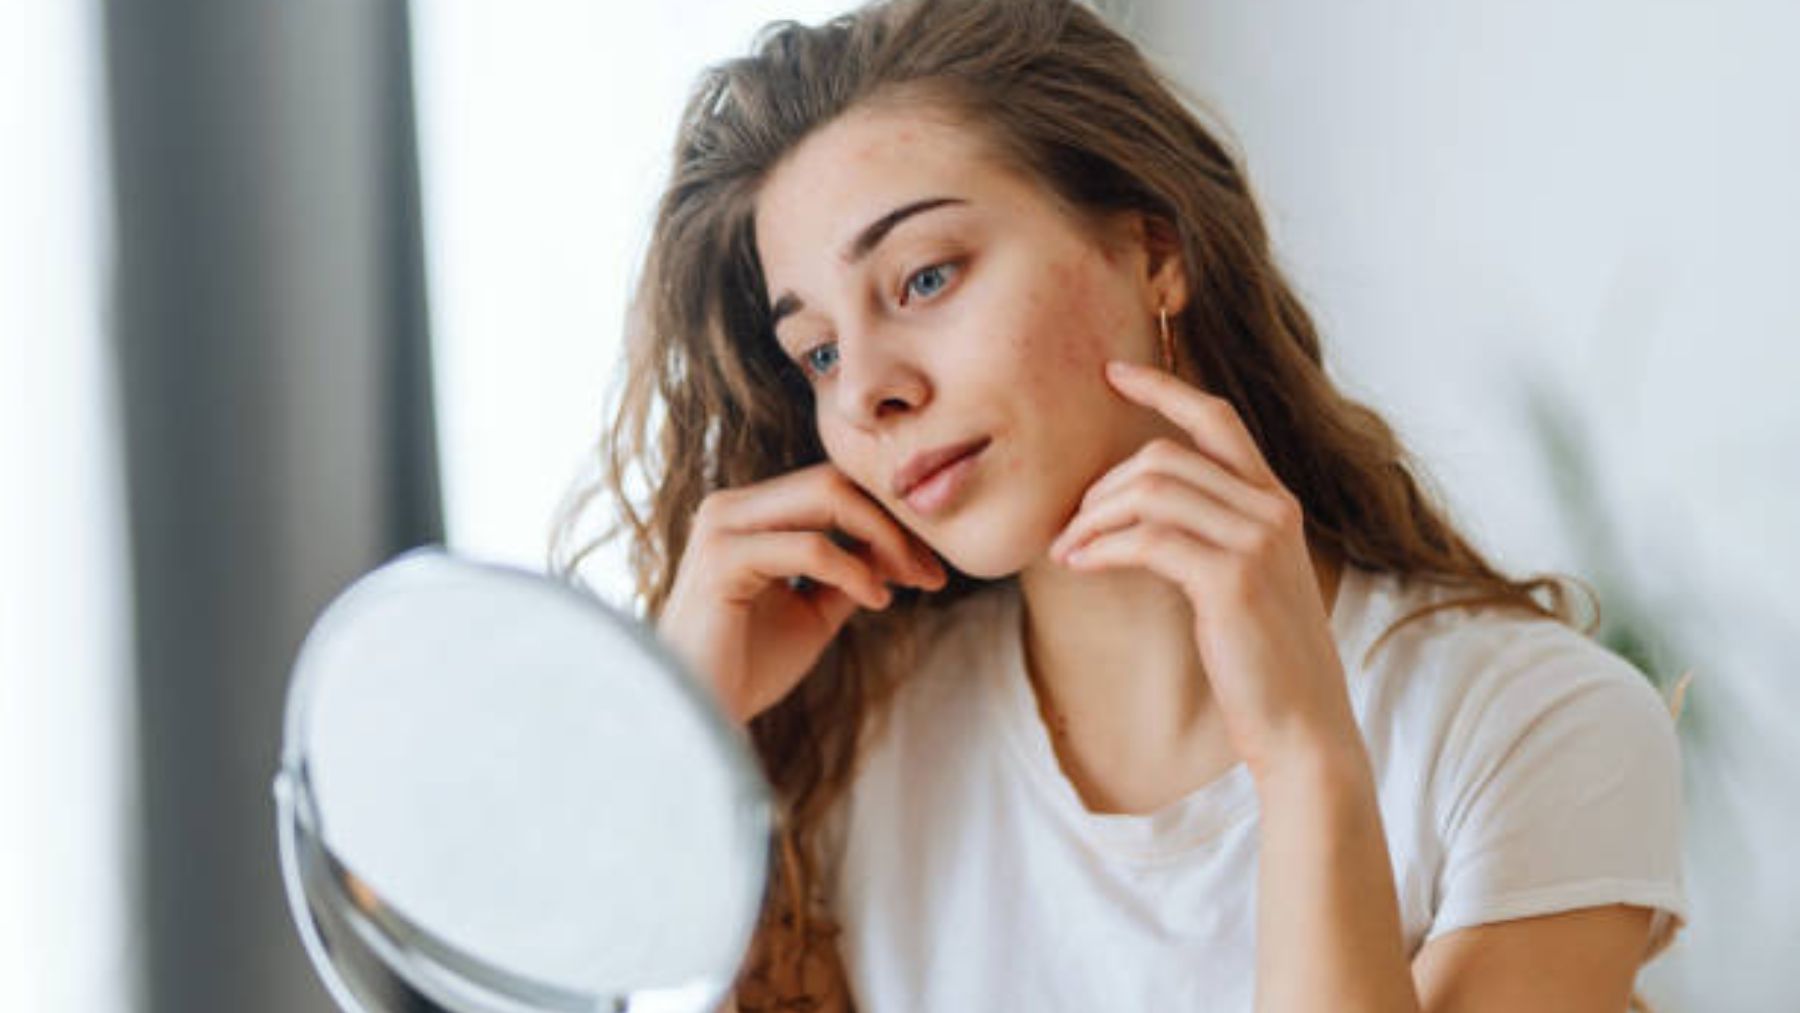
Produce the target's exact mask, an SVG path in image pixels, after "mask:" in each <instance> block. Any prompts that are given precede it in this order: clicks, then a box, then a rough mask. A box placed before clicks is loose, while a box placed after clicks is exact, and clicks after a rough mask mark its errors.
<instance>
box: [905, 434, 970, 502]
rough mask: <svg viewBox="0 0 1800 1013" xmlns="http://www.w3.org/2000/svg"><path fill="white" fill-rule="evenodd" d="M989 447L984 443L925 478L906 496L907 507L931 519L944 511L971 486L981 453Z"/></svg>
mask: <svg viewBox="0 0 1800 1013" xmlns="http://www.w3.org/2000/svg"><path fill="white" fill-rule="evenodd" d="M987 447H988V443H987V442H983V443H981V444H980V445H978V446H977V447H975V448H974V449H973V450H971V451H969V452H968V453H966V454H964V455H963V456H961V457H958V458H956V459H955V460H953V461H951V462H949V463H948V464H945V465H943V466H941V467H939V468H938V469H937V470H936V471H934V472H932V473H931V474H929V475H926V476H925V478H924V479H923V480H922V481H920V482H919V484H917V485H915V486H913V487H912V491H910V492H908V493H907V494H906V505H907V506H910V507H912V508H913V509H914V510H916V511H918V512H919V513H921V514H925V515H928V516H929V515H931V514H936V513H939V512H941V511H943V510H944V509H945V508H947V507H948V506H949V505H950V504H951V502H952V501H954V500H955V499H956V497H957V494H958V493H960V492H962V490H963V489H964V488H965V487H966V486H967V485H968V484H969V480H970V478H972V477H973V476H974V473H975V469H976V468H977V467H978V466H979V465H980V461H981V454H982V451H984V450H986V449H987Z"/></svg>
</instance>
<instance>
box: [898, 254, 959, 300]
mask: <svg viewBox="0 0 1800 1013" xmlns="http://www.w3.org/2000/svg"><path fill="white" fill-rule="evenodd" d="M954 269H955V265H953V264H950V263H943V264H932V265H931V266H929V267H922V268H920V269H919V270H917V271H914V272H913V274H912V277H910V278H907V279H906V291H907V292H908V293H913V292H916V293H918V294H919V295H921V296H924V297H925V298H927V299H929V298H931V297H932V296H934V295H936V294H937V293H939V292H941V291H943V288H944V286H945V285H946V284H948V282H947V281H944V280H942V279H943V278H944V274H945V272H946V271H947V270H954ZM932 278H935V279H939V280H938V282H937V283H936V284H935V285H930V286H927V287H928V288H930V291H924V290H922V289H920V288H919V286H918V284H917V283H918V282H919V281H920V280H922V279H932ZM901 301H902V302H905V299H904V297H903V298H902V299H901Z"/></svg>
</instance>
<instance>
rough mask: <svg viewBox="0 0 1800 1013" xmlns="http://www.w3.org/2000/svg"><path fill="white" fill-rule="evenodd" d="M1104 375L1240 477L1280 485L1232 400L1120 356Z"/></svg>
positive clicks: (1249, 480) (1120, 390) (1254, 482)
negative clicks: (1178, 427)
mask: <svg viewBox="0 0 1800 1013" xmlns="http://www.w3.org/2000/svg"><path fill="white" fill-rule="evenodd" d="M1106 376H1107V379H1109V380H1111V381H1112V384H1113V387H1114V388H1115V389H1116V390H1118V391H1119V393H1121V394H1123V395H1125V396H1126V397H1127V398H1129V399H1131V400H1132V401H1135V402H1137V403H1138V404H1141V405H1144V406H1146V407H1148V408H1153V409H1155V410H1156V411H1158V412H1161V413H1162V414H1163V415H1164V416H1165V417H1166V418H1168V419H1169V421H1171V422H1174V423H1175V424H1176V425H1178V426H1180V427H1181V428H1182V429H1183V430H1185V431H1186V432H1187V433H1188V435H1190V436H1192V437H1193V438H1194V442H1195V443H1197V444H1199V446H1200V448H1201V449H1202V450H1204V451H1205V452H1206V453H1208V454H1211V455H1212V456H1214V457H1217V458H1218V459H1219V460H1220V461H1221V462H1222V463H1223V464H1224V465H1225V466H1226V467H1228V468H1230V469H1231V471H1232V472H1233V473H1234V474H1236V475H1237V476H1238V477H1239V478H1241V479H1243V480H1244V481H1246V482H1249V483H1250V484H1252V485H1257V486H1265V487H1266V486H1269V485H1272V484H1279V480H1278V479H1277V478H1276V477H1275V473H1274V472H1273V471H1271V470H1270V469H1269V465H1268V462H1266V461H1264V460H1263V456H1262V451H1261V450H1259V449H1257V446H1256V440H1255V439H1254V438H1253V437H1251V435H1250V430H1249V429H1248V428H1247V427H1246V426H1245V425H1244V420H1243V418H1242V417H1241V416H1239V415H1238V412H1237V409H1236V408H1235V407H1234V406H1233V405H1232V404H1231V402H1229V401H1227V400H1225V399H1224V398H1221V397H1215V396H1214V395H1212V394H1208V393H1207V392H1205V391H1203V390H1201V389H1199V388H1198V387H1195V386H1193V385H1192V384H1189V383H1188V382H1186V381H1185V380H1182V379H1181V378H1180V377H1177V376H1174V375H1172V374H1170V373H1165V372H1163V371H1162V370H1156V369H1146V368H1144V367H1142V366H1139V365H1137V364H1136V363H1132V362H1126V361H1124V360H1122V359H1115V360H1113V361H1111V362H1109V363H1107V369H1106Z"/></svg>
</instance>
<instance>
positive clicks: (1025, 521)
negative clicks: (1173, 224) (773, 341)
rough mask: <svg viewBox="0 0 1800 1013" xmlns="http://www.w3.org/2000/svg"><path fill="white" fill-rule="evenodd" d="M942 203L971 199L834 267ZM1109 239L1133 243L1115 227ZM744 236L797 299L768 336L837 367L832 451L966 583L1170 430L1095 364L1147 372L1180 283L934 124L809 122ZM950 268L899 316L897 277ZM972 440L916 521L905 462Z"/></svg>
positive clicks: (829, 416) (821, 409) (828, 408)
mask: <svg viewBox="0 0 1800 1013" xmlns="http://www.w3.org/2000/svg"><path fill="white" fill-rule="evenodd" d="M935 196H954V197H960V198H963V199H965V200H967V201H968V202H969V206H967V207H963V208H954V209H949V208H946V209H938V210H934V211H930V212H926V213H924V214H920V215H917V216H915V217H914V218H912V219H909V220H908V221H906V222H904V223H902V224H901V225H900V226H898V227H897V228H896V229H895V230H894V231H893V232H892V233H891V234H890V235H889V237H888V238H887V240H886V241H885V242H883V243H882V245H881V246H880V247H879V248H878V249H877V251H876V253H875V254H874V255H873V256H872V257H871V258H870V259H869V260H868V261H865V262H864V263H862V264H859V265H856V266H845V265H843V264H841V263H839V262H838V260H837V258H836V255H835V254H836V251H837V250H838V249H840V248H842V246H843V244H844V243H845V242H846V241H847V240H848V239H849V237H851V236H853V235H855V234H856V233H857V232H859V231H860V230H861V229H862V227H863V226H864V225H866V224H868V223H869V222H872V221H874V220H875V219H877V218H879V217H881V216H882V215H884V214H886V213H887V212H888V211H890V210H892V209H894V208H896V207H898V206H900V205H902V204H906V203H909V202H911V201H914V200H917V199H920V198H923V197H935ZM1117 227H1118V228H1119V229H1121V230H1123V231H1120V232H1117V233H1114V235H1118V236H1126V235H1131V233H1130V232H1129V223H1128V222H1127V220H1126V219H1125V218H1120V219H1118V220H1117ZM756 240H757V251H758V255H759V257H760V258H761V260H762V264H763V268H764V276H765V278H766V279H767V281H768V284H769V290H768V292H766V293H765V296H766V297H768V298H770V299H771V300H772V299H773V297H774V296H775V295H777V294H779V293H781V292H785V291H789V290H791V291H793V292H794V293H795V294H796V295H798V296H799V297H800V298H801V299H802V300H803V301H804V302H805V304H806V308H805V309H804V310H803V311H802V312H800V313H798V314H796V315H794V316H793V317H790V318H788V319H787V320H784V321H783V322H782V324H781V327H780V329H779V332H778V335H777V337H778V338H779V339H780V340H781V341H782V343H783V345H784V348H785V350H786V351H787V352H788V353H789V354H790V355H792V356H797V355H798V354H799V353H800V352H801V351H803V350H805V349H807V348H810V347H812V346H815V345H817V344H819V343H820V342H821V341H831V342H835V345H836V349H835V350H836V356H835V359H836V362H835V365H834V366H833V367H832V368H831V369H830V371H829V373H828V374H827V375H826V376H824V377H821V378H815V380H814V381H813V383H814V392H815V402H816V406H817V414H816V420H817V424H818V427H819V435H820V440H821V443H822V444H823V445H824V447H825V449H826V452H827V454H828V456H829V457H830V459H831V460H832V462H833V463H834V464H836V465H837V466H838V468H839V469H841V470H842V471H843V472H844V473H845V474H846V475H848V476H849V477H850V478H851V479H852V480H853V481H854V482H856V484H857V485H858V486H860V487H861V488H862V489H863V490H864V491H865V492H867V493H868V494H869V495H870V497H871V498H873V499H874V500H875V501H876V502H877V503H879V504H881V505H882V506H883V507H884V508H886V509H887V511H888V512H889V513H891V514H892V515H893V516H894V517H895V518H896V519H897V520H899V521H900V523H901V524H903V525H905V526H906V527H908V528H910V529H911V530H912V531H913V532H915V533H916V534H917V535H918V536H919V537H920V538H921V539H923V540H924V541H925V542H927V543H928V544H930V545H931V546H932V547H933V548H934V549H936V550H937V551H938V552H939V553H940V554H942V555H943V556H944V558H945V559H946V560H948V561H949V562H951V563H952V564H954V565H955V566H957V567H958V568H959V569H962V570H963V571H965V572H967V573H970V574H973V575H976V576H980V577H997V576H1004V575H1006V574H1010V573H1014V572H1017V571H1019V570H1020V569H1022V568H1023V567H1024V566H1026V565H1027V564H1028V563H1030V562H1031V561H1032V560H1033V559H1034V558H1037V557H1039V556H1041V555H1042V554H1043V552H1044V551H1045V549H1046V548H1047V547H1048V545H1049V543H1050V541H1051V539H1053V538H1054V537H1055V535H1056V532H1057V531H1058V530H1059V529H1060V528H1061V527H1062V525H1063V524H1064V523H1065V522H1066V521H1067V520H1068V519H1069V518H1070V517H1071V516H1073V514H1074V512H1075V509H1076V507H1077V506H1078V505H1079V503H1080V499H1081V496H1082V494H1083V492H1085V490H1086V488H1087V486H1088V485H1089V484H1090V483H1092V482H1093V481H1094V480H1095V479H1097V478H1098V477H1099V476H1100V475H1101V474H1103V473H1104V472H1105V471H1106V470H1107V469H1108V468H1110V467H1112V466H1113V465H1114V464H1116V463H1118V462H1119V461H1122V460H1124V459H1125V458H1126V457H1127V456H1129V455H1130V454H1131V453H1132V452H1133V451H1135V450H1136V449H1137V448H1138V447H1140V446H1141V445H1142V444H1143V443H1144V442H1145V441H1146V440H1147V439H1149V438H1151V437H1153V436H1156V435H1158V434H1162V433H1166V432H1168V431H1169V428H1168V424H1167V423H1166V421H1165V420H1163V419H1162V418H1161V417H1160V416H1158V415H1156V414H1155V413H1153V412H1151V411H1149V410H1148V409H1145V408H1143V407H1141V406H1139V405H1135V404H1132V403H1131V402H1128V401H1126V400H1125V399H1124V398H1123V397H1121V396H1120V395H1119V394H1118V393H1117V392H1116V391H1114V390H1112V389H1111V387H1110V386H1109V385H1108V384H1107V382H1106V379H1105V376H1104V372H1103V367H1104V364H1105V362H1106V360H1107V359H1109V358H1128V359H1132V360H1134V361H1137V362H1145V363H1149V362H1154V361H1156V355H1157V344H1156V341H1157V339H1156V316H1155V308H1156V304H1157V299H1158V293H1159V292H1167V291H1169V288H1168V280H1169V279H1168V273H1178V272H1176V271H1175V269H1174V268H1169V269H1168V273H1165V274H1164V275H1162V276H1153V274H1152V268H1150V267H1149V266H1148V264H1149V261H1148V258H1147V256H1146V254H1145V253H1144V251H1143V247H1142V244H1141V243H1139V244H1137V245H1135V246H1133V245H1130V244H1126V245H1124V246H1121V247H1120V250H1121V251H1122V252H1119V253H1117V254H1115V255H1109V254H1108V253H1107V252H1106V251H1103V250H1102V249H1100V248H1099V247H1098V246H1096V245H1095V238H1094V237H1093V236H1091V235H1090V234H1089V233H1088V232H1087V231H1084V230H1083V229H1082V228H1080V227H1078V226H1077V225H1076V223H1074V222H1073V221H1071V220H1069V219H1068V218H1066V217H1064V216H1063V215H1062V214H1061V213H1060V212H1059V211H1058V210H1057V206H1056V205H1055V204H1053V203H1052V202H1051V200H1050V199H1049V197H1048V196H1047V195H1046V194H1045V193H1044V192H1043V191H1041V190H1040V189H1039V188H1038V186H1037V185H1036V184H1035V183H1033V182H1031V181H1028V180H1025V179H1023V178H1021V177H1019V176H1018V175H1016V174H1014V173H1011V172H1008V171H1004V170H1003V169H1002V168H1000V167H999V165H998V164H997V163H995V162H993V161H992V160H991V159H990V158H989V157H988V155H987V151H986V149H984V148H983V147H982V145H981V139H980V138H979V137H978V136H977V135H975V134H973V133H971V132H969V131H967V130H965V129H963V128H960V127H958V126H955V125H954V124H951V123H949V122H947V121H945V120H944V119H942V118H937V117H928V116H923V115H918V114H916V113H909V112H908V111H906V110H905V109H897V108H887V109H882V110H866V111H852V112H851V113H848V114H846V115H845V116H843V117H840V118H839V119H838V120H835V121H833V122H831V123H829V124H827V125H826V126H824V127H822V128H821V129H820V130H818V131H816V132H815V133H814V134H813V135H811V136H809V137H808V138H807V139H806V140H805V141H803V142H802V143H801V144H800V146H799V147H798V148H796V149H795V150H794V151H793V152H791V153H790V154H789V155H788V157H787V158H786V159H784V160H783V161H782V162H781V163H780V164H778V165H777V166H776V168H775V170H774V171H773V172H772V173H771V175H770V177H769V179H768V180H767V181H766V182H765V184H764V186H763V189H762V191H761V193H760V194H759V195H758V200H757V207H756ZM955 257H960V258H963V266H961V267H960V268H954V269H951V270H950V271H949V272H948V274H947V278H946V280H945V281H944V282H943V284H942V286H941V290H938V291H936V292H935V293H933V294H931V295H929V296H928V297H927V296H921V295H919V294H917V293H914V294H911V295H909V296H908V297H907V298H908V302H907V304H906V305H904V306H903V305H899V304H898V301H897V300H898V296H899V293H900V292H901V291H902V289H903V287H904V283H905V278H906V277H907V276H909V275H911V274H912V272H915V271H917V270H919V269H920V268H922V267H925V266H928V265H931V264H935V263H940V262H942V261H944V260H946V259H951V258H955ZM1176 291H1177V296H1176V298H1177V299H1179V298H1181V295H1180V292H1181V291H1182V290H1180V289H1177V290H1176ZM1177 308H1178V306H1172V307H1171V313H1173V312H1174V311H1175V310H1176V309H1177ZM980 435H988V436H991V437H993V442H992V444H990V446H989V447H988V449H987V451H986V452H984V453H983V455H982V457H981V459H980V461H979V465H978V467H977V470H976V472H975V475H974V481H972V482H971V483H970V484H969V485H968V487H967V488H965V489H964V490H963V494H962V496H961V497H960V498H959V500H958V501H957V503H956V504H955V505H954V506H953V507H952V509H950V510H948V511H946V512H944V513H942V514H939V515H936V516H924V515H920V514H918V513H917V512H916V511H914V510H913V509H912V507H910V506H909V505H908V504H906V503H904V502H903V501H900V500H898V499H897V498H895V497H894V496H893V495H892V493H891V491H890V489H889V482H890V476H891V475H892V473H893V472H894V470H895V469H897V468H899V467H900V465H901V464H903V463H904V462H905V461H906V459H907V458H908V457H910V456H911V455H912V454H914V453H916V452H918V451H921V450H927V449H932V448H935V447H939V446H942V445H944V444H947V443H951V442H957V441H961V440H963V439H967V438H969V437H972V436H980Z"/></svg>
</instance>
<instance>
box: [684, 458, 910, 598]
mask: <svg viewBox="0 0 1800 1013" xmlns="http://www.w3.org/2000/svg"><path fill="white" fill-rule="evenodd" d="M719 498H721V500H722V502H721V504H720V506H719V510H718V524H719V526H720V527H721V529H723V530H729V531H740V532H749V531H806V530H820V529H824V528H827V527H836V528H838V529H839V530H841V531H843V532H844V533H845V534H847V535H849V536H850V537H851V538H853V539H855V540H856V541H858V542H860V543H862V544H864V545H867V546H869V547H870V548H871V550H872V551H873V553H874V555H875V557H876V558H877V559H879V560H880V562H881V565H882V567H883V568H884V571H885V572H886V573H888V574H891V575H892V576H893V578H894V579H895V580H896V581H902V582H906V583H914V584H925V585H935V583H936V582H937V581H939V580H941V579H942V578H943V576H944V573H943V570H942V568H941V567H939V566H938V565H937V561H936V557H935V556H932V555H931V553H930V550H929V549H926V548H923V547H922V546H920V545H918V544H917V542H916V539H915V538H914V536H913V535H912V533H911V532H909V531H908V530H907V529H906V528H905V527H904V526H902V525H901V524H900V522H899V521H897V520H895V519H894V518H893V516H892V515H890V514H888V513H887V512H886V511H885V510H884V509H883V508H882V507H881V505H880V504H879V503H876V502H875V501H874V500H873V499H871V498H870V497H869V496H868V494H867V493H865V492H863V491H862V490H861V489H860V488H858V487H857V486H856V485H855V483H853V482H851V481H850V480H849V479H848V478H846V477H844V475H843V473H842V472H841V471H838V470H837V469H836V468H835V467H833V466H831V465H830V464H828V463H827V464H820V465H815V466H812V467H808V468H802V469H800V470H799V471H794V472H789V473H788V474H786V475H782V476H779V477H777V478H774V479H770V480H769V481H767V482H765V483H762V484H759V485H757V486H752V487H747V488H742V489H733V490H726V491H725V492H724V493H723V494H721V495H720V497H719Z"/></svg>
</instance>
